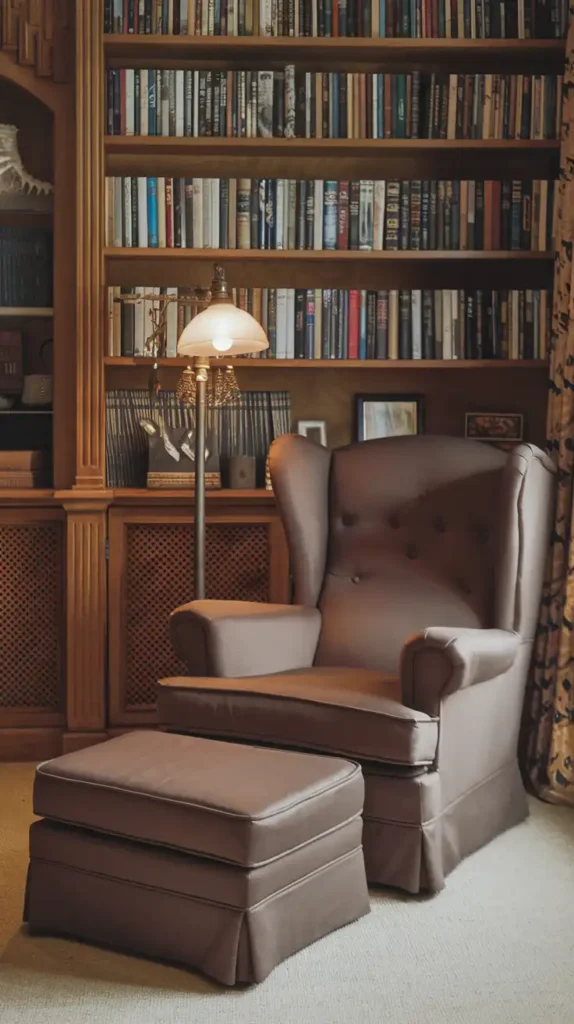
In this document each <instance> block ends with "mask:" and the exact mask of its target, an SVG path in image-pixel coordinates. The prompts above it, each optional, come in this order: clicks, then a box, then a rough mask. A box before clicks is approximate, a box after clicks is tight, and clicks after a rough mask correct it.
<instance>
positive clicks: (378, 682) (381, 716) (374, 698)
mask: <svg viewBox="0 0 574 1024" xmlns="http://www.w3.org/2000/svg"><path fill="white" fill-rule="evenodd" d="M158 713H159V720H160V724H162V725H163V726H165V727H167V728H168V729H173V730H175V731H177V732H192V733H194V734H203V735H209V736H218V737H225V738H227V739H243V740H253V741H256V742H261V743H269V744H273V745H277V746H285V747H298V748H303V749H308V750H317V751H322V752H324V753H329V754H344V756H347V757H355V758H357V759H358V760H361V761H374V762H380V763H383V764H397V765H429V764H432V762H433V761H434V759H435V755H436V747H437V740H438V722H437V720H436V719H435V718H431V717H430V716H429V715H426V714H424V713H423V712H421V711H415V710H414V709H413V708H408V707H405V706H404V705H403V704H401V700H400V681H399V680H398V679H396V678H395V677H393V676H385V675H383V674H382V673H380V672H375V671H370V670H367V669H345V668H325V667H315V668H311V669H300V670H298V671H296V672H282V673H278V674H277V675H271V676H255V677H250V678H244V679H212V678H198V677H180V678H171V679H163V680H162V681H161V683H160V684H159V694H158Z"/></svg>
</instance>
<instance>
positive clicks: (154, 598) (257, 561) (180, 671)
mask: <svg viewBox="0 0 574 1024" xmlns="http://www.w3.org/2000/svg"><path fill="white" fill-rule="evenodd" d="M109 517H110V522H109V540H110V562H109V609H110V628H109V687H110V692H109V698H110V699H109V708H110V724H111V725H112V726H123V725H137V724H142V725H143V724H151V723H153V722H154V721H155V701H156V683H157V680H158V679H161V678H162V677H165V676H170V675H186V674H187V670H186V667H185V665H183V664H182V663H181V662H180V661H178V659H177V658H176V657H175V655H174V654H173V651H172V649H171V644H170V640H169V628H168V622H169V615H170V613H171V612H172V611H173V610H174V608H177V607H178V605H180V604H184V603H185V602H186V601H190V600H191V599H192V597H193V543H194V538H193V524H192V523H191V522H190V518H189V514H184V513H182V512H181V511H180V510H178V509H169V508H167V509H162V510H161V511H158V512H155V511H152V510H142V509H139V510H135V509H112V510H111V511H110V513H109ZM205 561H206V593H207V597H208V598H220V599H227V600H241V601H283V600H285V599H286V597H287V593H288V578H287V576H288V574H287V568H286V566H287V559H286V554H285V551H284V540H283V533H282V530H281V526H280V523H279V520H278V519H277V518H276V516H272V515H270V514H269V512H267V513H258V512H257V511H256V510H253V509H250V510H249V511H246V512H245V513H240V514H237V513H236V514H234V515H229V516H226V515H225V514H222V513H219V512H218V513H217V515H210V514H209V512H208V516H207V526H206V559H205Z"/></svg>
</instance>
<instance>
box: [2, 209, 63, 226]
mask: <svg viewBox="0 0 574 1024" xmlns="http://www.w3.org/2000/svg"><path fill="white" fill-rule="evenodd" d="M53 223H54V218H53V214H51V213H49V212H45V211H39V210H3V209H0V227H2V228H47V229H49V228H52V227H53Z"/></svg>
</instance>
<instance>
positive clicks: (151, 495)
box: [113, 487, 275, 522]
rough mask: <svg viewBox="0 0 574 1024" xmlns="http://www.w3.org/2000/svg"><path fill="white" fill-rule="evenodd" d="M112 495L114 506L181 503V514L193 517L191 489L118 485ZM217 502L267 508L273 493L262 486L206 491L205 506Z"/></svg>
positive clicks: (171, 504) (178, 504)
mask: <svg viewBox="0 0 574 1024" xmlns="http://www.w3.org/2000/svg"><path fill="white" fill-rule="evenodd" d="M113 495H114V497H113V504H114V506H122V505H128V506H134V505H136V506H137V505H139V506H143V507H144V508H145V507H146V506H147V505H167V506H174V505H175V506H182V505H183V506H185V511H184V512H182V515H187V516H189V517H190V518H192V517H193V503H194V494H193V491H188V490H186V489H185V488H181V489H176V490H154V489H153V488H151V487H150V488H146V487H118V488H117V489H116V490H115V491H114V492H113ZM219 504H225V505H237V506H238V507H240V508H244V507H245V506H257V505H261V506H262V507H263V508H268V507H269V506H270V505H274V504H275V495H274V494H273V491H266V490H264V489H263V488H261V489H260V490H256V491H248V490H245V491H229V490H223V489H222V490H217V491H216V490H213V491H208V492H207V507H208V508H209V507H210V506H211V505H214V506H217V505H219ZM162 522H163V520H162Z"/></svg>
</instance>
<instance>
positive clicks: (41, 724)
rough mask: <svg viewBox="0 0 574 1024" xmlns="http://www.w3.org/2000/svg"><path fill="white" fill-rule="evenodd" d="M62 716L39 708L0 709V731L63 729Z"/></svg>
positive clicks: (63, 721)
mask: <svg viewBox="0 0 574 1024" xmlns="http://www.w3.org/2000/svg"><path fill="white" fill-rule="evenodd" d="M65 724H66V723H65V716H64V714H62V713H60V712H58V711H42V709H41V708H0V729H39V728H45V729H48V728H56V727H58V726H59V727H60V728H63V727H64V725H65Z"/></svg>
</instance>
